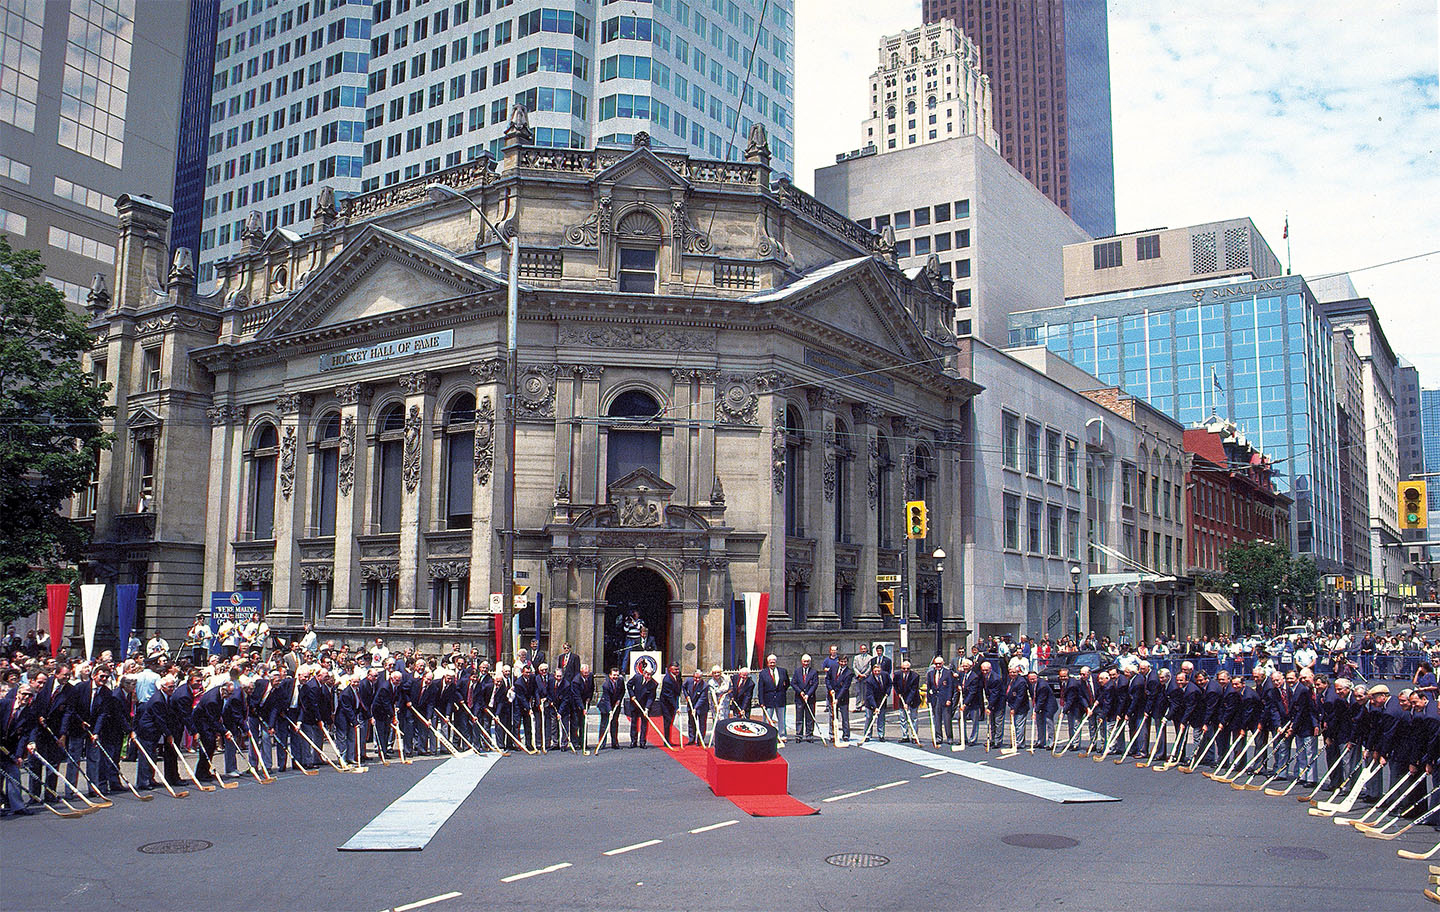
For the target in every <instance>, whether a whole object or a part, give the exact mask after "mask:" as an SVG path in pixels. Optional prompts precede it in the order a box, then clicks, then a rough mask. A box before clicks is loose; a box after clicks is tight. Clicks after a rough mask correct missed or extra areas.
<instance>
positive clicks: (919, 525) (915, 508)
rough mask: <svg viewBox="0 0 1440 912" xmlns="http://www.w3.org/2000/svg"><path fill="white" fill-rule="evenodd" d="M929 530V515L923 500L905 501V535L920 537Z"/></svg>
mask: <svg viewBox="0 0 1440 912" xmlns="http://www.w3.org/2000/svg"><path fill="white" fill-rule="evenodd" d="M929 531H930V517H929V515H928V514H927V513H926V511H925V501H923V500H908V501H906V502H905V537H906V538H915V539H921V538H924V537H925V535H926V533H927V532H929Z"/></svg>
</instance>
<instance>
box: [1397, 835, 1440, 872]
mask: <svg viewBox="0 0 1440 912" xmlns="http://www.w3.org/2000/svg"><path fill="white" fill-rule="evenodd" d="M1437 851H1440V842H1437V843H1435V847H1434V848H1432V849H1431V850H1430V851H1428V852H1411V851H1409V850H1408V849H1396V850H1395V854H1396V855H1399V856H1400V857H1401V858H1408V859H1410V860H1411V861H1424V860H1426V859H1427V858H1431V857H1433V856H1434V854H1435V853H1436V852H1437ZM1437 871H1440V865H1431V866H1430V873H1431V874H1434V873H1436V872H1437Z"/></svg>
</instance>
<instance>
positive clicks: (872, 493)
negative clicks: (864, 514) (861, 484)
mask: <svg viewBox="0 0 1440 912" xmlns="http://www.w3.org/2000/svg"><path fill="white" fill-rule="evenodd" d="M866 462H867V468H866V472H865V493H866V495H867V496H868V497H869V499H870V506H871V508H872V509H873V508H874V507H875V506H876V505H877V504H878V503H880V438H878V437H871V438H870V458H869V459H868V460H867V461H866Z"/></svg>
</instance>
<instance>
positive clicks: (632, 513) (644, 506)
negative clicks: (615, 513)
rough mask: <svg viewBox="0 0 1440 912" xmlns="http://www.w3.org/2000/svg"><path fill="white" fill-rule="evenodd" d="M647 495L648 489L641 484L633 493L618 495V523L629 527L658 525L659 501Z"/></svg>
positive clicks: (648, 493)
mask: <svg viewBox="0 0 1440 912" xmlns="http://www.w3.org/2000/svg"><path fill="white" fill-rule="evenodd" d="M649 495H650V489H649V488H647V487H645V486H644V485H641V486H640V487H639V488H637V489H636V490H635V491H634V492H633V493H629V494H624V495H622V496H621V497H620V510H619V513H620V525H622V526H630V527H636V526H642V527H643V526H658V525H660V503H659V502H658V501H657V500H654V499H653V498H651V497H650V496H649Z"/></svg>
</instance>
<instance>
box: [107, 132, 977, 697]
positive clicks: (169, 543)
mask: <svg viewBox="0 0 1440 912" xmlns="http://www.w3.org/2000/svg"><path fill="white" fill-rule="evenodd" d="M527 140H528V126H527V124H526V123H525V121H524V118H523V116H521V117H519V118H517V119H516V121H515V123H513V124H512V127H511V130H510V132H509V134H508V139H507V145H506V149H505V155H504V159H503V162H501V163H500V165H499V167H498V168H497V167H494V166H492V165H489V164H488V163H487V162H486V161H485V160H481V161H479V162H474V163H470V164H467V165H462V166H459V167H457V168H452V169H450V170H446V171H441V172H438V173H436V174H433V175H430V176H429V177H428V178H427V179H425V180H422V181H414V182H410V183H403V184H398V185H396V186H393V187H389V188H386V189H384V190H381V191H377V192H374V193H370V194H364V195H361V196H356V197H351V198H349V199H346V200H343V201H341V202H339V203H338V204H337V202H336V201H335V199H334V196H333V194H330V193H329V192H328V191H325V190H322V191H321V195H320V197H319V198H318V199H317V201H316V208H315V211H316V219H315V223H314V225H313V226H312V227H311V230H310V232H309V233H308V234H305V235H303V236H301V235H297V234H294V233H292V232H289V231H286V230H275V231H271V232H269V233H266V232H264V231H263V230H261V226H260V224H259V223H258V220H252V226H253V228H254V230H252V231H247V236H246V243H245V246H244V250H243V252H242V253H241V254H240V255H238V256H236V257H234V258H232V259H230V260H228V261H225V262H223V263H221V264H219V275H220V282H221V287H220V290H219V291H218V292H216V293H215V294H214V295H211V296H208V297H197V296H196V295H195V293H194V291H193V282H194V277H193V269H188V268H186V269H181V268H178V264H177V269H175V270H172V272H171V274H170V278H169V280H168V281H161V280H160V279H159V278H158V270H157V268H155V267H156V263H155V256H156V254H157V253H158V252H159V251H160V250H162V249H163V248H162V247H157V246H156V245H157V244H159V243H160V241H161V240H162V239H163V235H164V228H165V226H164V218H163V213H160V212H159V211H158V210H156V209H155V207H151V206H148V205H147V204H146V203H145V202H144V201H143V200H139V199H135V198H131V197H126V198H124V199H123V200H122V202H121V206H120V211H121V251H120V253H119V254H118V257H117V260H118V261H117V271H118V272H119V273H120V274H121V275H122V276H123V277H125V278H123V279H122V282H121V284H120V286H119V287H117V289H116V294H115V298H114V301H113V303H112V302H110V301H108V300H106V301H100V302H96V303H95V305H94V306H93V308H92V313H93V315H94V319H93V322H92V324H91V326H92V330H93V331H94V332H95V333H96V335H97V340H99V341H97V345H96V348H95V349H94V351H93V353H92V356H91V361H92V363H94V362H96V361H103V362H105V363H107V364H108V365H109V366H110V368H111V370H110V371H109V372H108V374H107V376H108V377H109V378H110V379H111V381H112V382H114V383H115V385H116V389H115V404H116V405H117V409H118V411H117V416H118V417H117V421H116V424H117V428H116V430H117V434H118V436H119V440H118V442H117V445H116V447H115V449H114V450H113V451H112V452H111V453H110V454H107V455H106V456H105V458H104V460H103V461H102V464H101V468H100V473H99V476H98V497H97V499H96V503H97V507H96V510H95V516H94V521H95V524H96V541H95V550H94V560H93V561H92V563H91V564H90V565H89V566H88V567H87V573H88V575H89V576H91V577H92V578H95V579H99V580H118V581H121V582H125V581H131V580H135V581H138V582H142V583H143V584H144V592H143V594H142V596H143V605H142V610H143V611H144V612H145V614H144V620H145V628H146V629H147V630H148V629H159V630H161V632H163V633H165V634H166V635H168V636H170V637H171V639H172V641H175V639H176V638H177V637H179V636H180V635H181V634H182V632H183V629H184V627H185V626H186V624H187V622H188V619H189V618H190V617H192V616H193V614H194V613H195V612H196V611H197V610H199V609H200V608H201V607H202V605H203V603H204V593H207V592H209V591H212V590H219V591H223V590H231V589H250V590H259V591H261V592H262V593H263V594H264V599H265V601H266V603H267V606H268V613H269V618H270V623H271V625H272V627H275V628H277V629H287V630H293V629H295V628H297V627H298V626H299V625H300V624H301V623H302V622H304V621H310V622H313V623H314V624H315V625H316V627H317V629H318V630H319V632H320V635H321V637H322V639H323V638H337V639H346V640H349V641H352V642H358V641H360V640H362V639H370V638H373V637H374V636H375V635H377V634H379V635H383V636H385V637H386V638H387V640H388V641H389V642H390V643H392V644H393V643H397V642H398V643H404V642H416V643H418V644H421V645H422V646H426V647H429V648H436V647H438V646H440V645H442V644H443V645H449V644H450V643H472V642H473V643H476V644H477V645H481V648H482V649H483V651H485V652H487V653H488V652H491V651H492V650H493V646H492V645H491V643H492V642H493V641H492V639H491V637H492V635H493V634H492V630H493V627H492V624H493V616H492V615H491V614H490V613H489V611H490V604H491V596H492V593H499V592H501V591H502V590H503V588H504V585H503V583H502V580H501V566H502V559H501V543H502V536H503V533H504V501H505V497H504V494H505V484H504V482H505V480H506V479H507V477H513V478H514V483H515V491H516V495H515V502H516V513H515V517H516V521H515V529H516V532H515V569H516V571H517V573H516V582H519V583H520V584H523V585H528V586H529V592H528V593H527V597H528V598H529V600H530V601H529V604H530V606H531V607H530V608H528V609H527V610H525V611H522V612H520V613H519V616H518V617H519V621H518V626H519V627H520V628H523V630H524V632H525V634H526V635H527V636H528V635H529V634H530V633H531V632H532V631H536V632H538V633H539V634H540V635H541V636H542V639H543V638H545V637H548V640H549V643H548V645H550V646H552V647H558V646H559V644H560V643H561V642H562V641H569V642H571V643H573V644H575V646H576V648H577V650H578V651H579V652H580V654H581V655H582V656H584V657H586V658H588V659H589V660H590V662H591V664H592V665H595V666H596V667H601V666H603V665H606V664H609V663H610V662H611V661H613V658H614V653H613V651H612V650H613V647H614V646H615V636H616V631H617V629H618V625H617V621H618V620H619V615H620V614H621V613H622V612H626V611H629V610H631V609H633V610H637V611H639V612H641V614H642V617H643V618H644V619H645V620H647V621H648V622H649V623H650V625H651V627H652V635H654V636H655V637H656V640H657V644H658V645H659V647H660V648H661V649H662V650H664V651H665V652H666V656H667V658H671V657H673V658H674V659H675V660H677V661H679V662H680V663H681V664H682V665H683V666H685V667H686V668H687V669H688V668H691V667H695V666H708V665H709V664H711V663H722V664H727V665H731V664H734V663H736V662H737V661H739V660H743V650H740V649H738V648H737V647H738V644H739V643H740V642H741V638H740V631H739V630H738V629H737V627H736V616H737V612H736V611H735V610H734V605H735V600H736V599H737V598H738V597H739V595H740V594H741V593H743V592H746V591H759V592H769V593H770V594H771V610H770V624H769V631H768V639H769V642H770V644H773V646H774V649H775V651H778V652H780V653H781V655H782V656H783V657H785V658H786V660H787V661H788V660H794V659H795V658H797V657H798V654H799V653H800V652H802V651H805V650H814V649H818V648H821V646H820V644H821V642H822V639H821V638H822V637H823V638H824V640H823V642H825V643H827V644H828V642H830V641H835V642H840V643H842V644H853V642H856V641H858V640H860V639H865V638H874V634H875V633H877V632H878V631H880V630H881V628H883V627H885V626H886V625H887V623H893V622H892V621H891V620H890V619H889V618H886V617H882V616H881V614H880V612H879V609H878V597H877V591H876V586H875V583H874V579H875V576H876V574H877V572H886V571H887V570H890V569H892V568H897V567H898V564H899V562H900V561H901V556H902V554H903V553H904V549H903V548H902V546H903V544H904V540H903V538H902V537H901V523H902V521H903V520H902V507H903V501H904V500H905V499H906V496H905V495H906V494H908V493H911V492H915V491H923V493H924V494H925V496H926V498H927V500H928V501H929V503H930V513H931V517H932V520H931V523H932V525H931V536H932V541H933V542H934V543H935V544H936V545H941V544H943V545H944V547H946V548H954V549H957V550H958V535H959V517H960V516H961V515H963V513H964V511H965V509H966V505H965V504H964V503H963V498H962V494H961V487H960V460H959V458H958V446H959V442H960V441H961V440H962V438H963V436H964V434H965V430H966V429H965V420H966V418H965V416H966V414H967V410H966V406H967V403H968V402H969V400H970V399H971V397H972V396H974V395H975V394H976V393H977V392H978V390H979V387H978V386H977V385H976V384H974V383H973V382H972V381H971V380H970V379H969V378H968V375H967V374H966V373H965V369H966V365H967V361H966V359H965V358H964V357H963V352H964V349H963V347H962V346H961V343H960V342H958V341H957V340H956V339H955V337H954V336H953V335H952V333H951V332H950V329H949V326H948V322H949V321H948V316H949V307H950V299H951V290H950V288H949V286H948V283H947V282H945V281H944V280H943V279H942V278H941V276H940V275H939V272H938V270H937V269H925V270H920V271H918V272H916V273H913V274H909V275H907V274H905V273H902V272H901V271H900V270H899V269H898V268H897V266H896V264H895V262H894V259H893V246H892V245H890V244H888V243H887V239H886V238H882V237H881V236H878V235H876V234H873V233H871V232H869V231H866V230H864V229H862V228H860V227H859V226H858V225H856V224H855V223H853V222H851V221H849V220H848V219H846V218H845V217H844V216H842V215H840V214H839V213H837V212H835V211H834V210H831V209H829V208H828V207H826V206H824V205H822V204H821V203H819V202H818V201H816V200H815V199H814V198H812V197H810V196H808V195H806V194H804V193H802V192H801V191H799V190H798V189H796V188H795V187H794V186H793V185H791V184H789V183H788V182H786V181H784V180H780V181H775V182H772V180H771V175H770V170H769V151H768V144H767V141H766V137H765V136H764V133H763V130H760V131H757V132H756V134H755V135H752V136H751V142H750V149H749V151H748V153H747V156H746V158H747V160H746V161H744V162H730V163H721V162H714V161H704V160H698V159H692V158H690V157H688V156H685V155H678V154H673V153H661V152H657V151H652V150H651V149H650V148H649V143H648V138H646V137H644V136H643V135H642V136H640V137H637V139H636V141H635V143H634V145H633V147H627V148H606V147H602V148H600V149H596V150H588V151H587V150H579V151H577V150H550V149H541V148H536V147H533V146H530V145H528V144H527ZM430 182H434V183H439V184H441V185H443V186H445V187H448V188H450V189H452V190H454V191H456V193H458V194H459V195H461V196H463V197H464V199H457V198H454V197H446V196H444V195H442V194H439V193H427V183H430ZM467 201H468V203H467ZM477 209H478V210H479V211H483V212H484V213H485V215H486V217H487V218H488V219H489V221H490V222H492V223H497V224H499V225H501V226H502V230H503V231H505V232H506V234H507V235H508V236H509V237H511V238H515V239H517V240H516V242H517V243H518V244H519V270H518V283H519V323H518V328H519V332H518V337H517V349H518V359H517V360H518V363H517V372H516V382H515V384H514V388H513V390H512V389H507V370H506V359H505V354H506V285H507V280H506V275H505V272H506V262H507V259H506V250H505V248H504V246H503V245H502V244H501V243H500V242H499V240H498V239H497V238H496V237H495V235H494V234H492V233H490V232H488V231H486V230H485V228H484V226H483V224H482V223H481V220H480V219H479V218H478V217H477ZM186 259H187V263H188V257H187V258H186ZM136 264H140V265H139V266H137V265H136ZM156 346H158V353H159V358H158V361H156V360H155V359H154V358H153V357H152V356H151V354H150V352H151V351H152V349H153V348H155V347H156ZM137 366H138V367H137ZM141 367H143V368H145V369H143V370H142V369H140V368H141ZM151 368H153V370H151ZM512 393H513V396H512ZM512 400H513V413H514V416H515V425H516V429H515V437H514V441H515V446H514V452H513V453H512V452H511V449H510V446H509V438H508V436H507V435H506V434H505V433H504V427H505V418H506V407H507V402H509V401H512ZM144 441H150V442H151V445H152V449H151V450H149V451H147V452H151V453H152V456H153V462H152V463H150V464H147V466H146V467H145V468H144V469H143V472H144V481H143V484H142V481H141V474H140V473H141V472H142V467H141V466H140V465H139V464H138V462H137V455H136V454H137V452H138V451H137V445H139V444H142V443H143V442H144ZM142 487H143V488H144V492H143V497H142V492H141V488H142ZM134 526H144V529H143V530H141V532H140V534H136V533H135V532H134V531H133V530H132V531H131V532H127V531H126V530H127V529H130V528H131V527H134ZM172 554H183V556H184V559H183V560H172V559H171V557H170V555H172ZM927 561H928V559H924V560H917V567H916V571H917V572H916V578H917V581H918V590H919V592H920V593H921V594H920V595H918V596H917V600H918V601H917V602H916V603H915V604H916V607H917V608H918V607H919V606H920V605H921V604H922V603H923V604H929V602H926V601H924V599H925V598H927V596H926V595H925V593H927V591H933V592H934V598H936V599H938V601H940V602H941V604H943V605H944V606H945V611H946V614H945V617H944V619H943V621H942V626H943V628H944V630H945V632H946V634H947V636H950V637H951V638H952V639H957V640H958V639H959V638H960V637H963V621H962V617H963V615H962V612H961V608H960V600H959V597H958V596H959V593H960V591H961V581H960V579H959V577H960V576H961V574H959V573H950V574H947V575H946V576H945V577H944V584H945V592H944V593H940V592H938V591H936V580H935V577H934V574H933V572H932V570H933V568H932V567H931V566H930V565H929V563H927ZM927 586H928V590H927ZM537 609H538V610H537ZM739 614H740V616H741V617H742V618H743V612H741V613H739ZM506 617H507V619H508V618H509V617H510V613H509V612H508V611H507V614H506ZM932 629H933V628H932ZM506 651H507V652H508V651H509V649H508V647H507V650H506Z"/></svg>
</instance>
